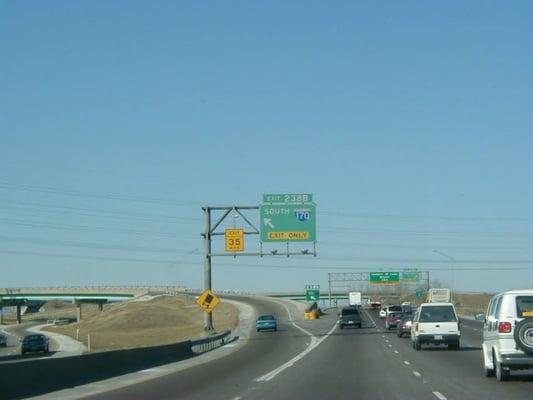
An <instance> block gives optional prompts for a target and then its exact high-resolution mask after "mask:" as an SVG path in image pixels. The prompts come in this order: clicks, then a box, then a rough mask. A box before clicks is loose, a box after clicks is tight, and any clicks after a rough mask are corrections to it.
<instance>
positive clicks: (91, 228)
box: [0, 218, 193, 238]
mask: <svg viewBox="0 0 533 400" xmlns="http://www.w3.org/2000/svg"><path fill="white" fill-rule="evenodd" d="M0 221H2V223H4V224H6V225H16V226H23V227H28V228H45V229H53V230H61V231H81V232H105V233H117V234H126V235H135V236H153V237H162V238H177V237H187V238H192V237H193V235H182V234H179V233H172V232H154V231H137V230H131V229H114V228H108V227H101V226H87V225H73V224H51V223H39V222H37V223H34V222H27V221H24V220H18V219H9V218H0Z"/></svg>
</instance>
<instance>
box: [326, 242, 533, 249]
mask: <svg viewBox="0 0 533 400" xmlns="http://www.w3.org/2000/svg"><path fill="white" fill-rule="evenodd" d="M319 243H320V244H321V245H324V246H333V247H366V248H395V249H421V250H432V249H434V248H435V247H443V246H442V244H436V245H433V246H420V245H402V244H373V243H361V242H328V241H325V242H324V241H320V242H319ZM444 247H445V248H447V249H455V250H498V249H499V250H528V249H533V245H530V246H453V245H452V246H449V245H446V246H444Z"/></svg>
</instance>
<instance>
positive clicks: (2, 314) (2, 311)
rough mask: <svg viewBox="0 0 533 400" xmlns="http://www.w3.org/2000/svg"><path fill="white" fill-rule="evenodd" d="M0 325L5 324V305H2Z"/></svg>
mask: <svg viewBox="0 0 533 400" xmlns="http://www.w3.org/2000/svg"><path fill="white" fill-rule="evenodd" d="M0 325H4V307H3V306H0Z"/></svg>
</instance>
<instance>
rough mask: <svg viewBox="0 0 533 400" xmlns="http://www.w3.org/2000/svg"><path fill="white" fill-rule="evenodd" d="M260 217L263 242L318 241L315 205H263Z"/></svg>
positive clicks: (260, 209)
mask: <svg viewBox="0 0 533 400" xmlns="http://www.w3.org/2000/svg"><path fill="white" fill-rule="evenodd" d="M259 215H260V224H261V229H260V230H261V241H262V242H314V241H315V240H316V205H315V204H312V203H303V204H262V205H261V207H259Z"/></svg>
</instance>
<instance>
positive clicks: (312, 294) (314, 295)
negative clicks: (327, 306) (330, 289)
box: [305, 289, 320, 301]
mask: <svg viewBox="0 0 533 400" xmlns="http://www.w3.org/2000/svg"><path fill="white" fill-rule="evenodd" d="M305 300H306V301H319V300H320V290H319V289H307V290H306V291H305Z"/></svg>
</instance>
